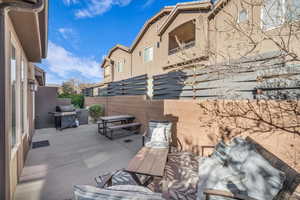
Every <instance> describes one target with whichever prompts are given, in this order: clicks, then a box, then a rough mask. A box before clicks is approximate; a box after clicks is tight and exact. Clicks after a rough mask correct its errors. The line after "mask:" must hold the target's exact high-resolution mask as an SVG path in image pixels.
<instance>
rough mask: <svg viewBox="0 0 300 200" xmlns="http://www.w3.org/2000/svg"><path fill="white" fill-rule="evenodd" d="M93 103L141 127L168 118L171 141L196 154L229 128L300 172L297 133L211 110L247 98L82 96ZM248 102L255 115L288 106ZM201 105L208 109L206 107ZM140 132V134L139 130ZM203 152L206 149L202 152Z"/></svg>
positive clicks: (87, 103)
mask: <svg viewBox="0 0 300 200" xmlns="http://www.w3.org/2000/svg"><path fill="white" fill-rule="evenodd" d="M97 103H98V104H102V105H104V106H105V114H106V115H119V114H122V113H128V114H131V115H133V116H135V117H136V121H137V122H140V123H141V124H142V128H143V129H144V128H145V127H147V123H148V122H149V120H169V121H171V122H173V130H172V132H173V136H174V138H173V141H178V140H175V138H177V139H179V141H180V143H181V144H182V146H183V149H184V150H186V151H190V152H193V153H196V154H200V155H201V153H202V152H201V146H208V145H215V144H216V142H217V140H218V139H220V136H221V135H222V134H224V133H223V132H222V131H221V128H222V127H227V128H229V130H230V137H233V136H236V135H237V136H251V137H252V138H254V139H255V140H256V141H257V142H258V143H260V144H261V145H263V146H264V147H265V148H266V149H268V150H269V151H271V152H272V153H273V154H275V155H276V156H278V157H279V158H280V159H282V160H283V161H284V162H286V163H287V164H288V165H289V166H290V167H292V168H294V169H295V170H297V171H298V172H299V171H300V164H299V162H298V161H299V159H300V145H299V144H300V137H299V135H296V134H295V133H290V132H287V131H283V130H281V129H280V128H277V127H276V126H272V125H267V124H264V123H262V122H261V123H260V126H259V127H257V124H258V123H257V122H256V121H255V120H250V119H251V118H247V117H249V116H250V115H251V114H247V115H245V116H241V117H226V116H224V117H222V114H220V115H216V114H215V113H214V111H216V110H215V109H214V108H216V107H218V108H219V109H218V110H219V111H220V113H222V112H224V111H225V112H226V113H227V112H228V109H224V104H225V103H226V104H231V105H237V107H238V106H242V108H246V107H247V106H246V105H247V103H248V102H247V101H222V100H218V101H208V100H207V101H198V100H149V99H146V97H145V96H115V97H86V98H85V106H90V105H93V104H97ZM232 103H234V104H232ZM250 103H251V105H253V106H254V109H255V110H256V112H258V113H259V116H265V115H268V114H271V115H276V113H277V112H280V110H278V108H279V107H277V105H278V103H279V104H281V105H290V104H289V103H287V102H284V101H282V102H276V101H273V102H272V101H270V102H268V105H269V106H270V110H269V111H268V112H261V111H259V109H261V107H257V104H256V101H252V102H250ZM286 103H287V104H286ZM200 104H201V105H202V106H203V107H202V106H200ZM244 106H245V107H244ZM205 108H209V109H212V110H211V111H210V110H206V109H205ZM274 108H276V109H274ZM289 116H290V117H292V116H291V115H286V116H285V117H286V118H285V117H284V118H283V121H285V123H286V125H288V124H289V123H293V122H292V121H293V120H291V119H290V118H289ZM292 118H293V117H292ZM254 119H255V118H254ZM259 128H260V131H259V130H258V129H259ZM141 133H143V130H142V131H141ZM207 150H211V149H207ZM204 153H208V152H206V151H205V152H204Z"/></svg>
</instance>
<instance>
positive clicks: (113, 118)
mask: <svg viewBox="0 0 300 200" xmlns="http://www.w3.org/2000/svg"><path fill="white" fill-rule="evenodd" d="M132 118H134V116H132V115H113V116H106V117H100V119H101V120H104V121H115V120H124V119H132Z"/></svg>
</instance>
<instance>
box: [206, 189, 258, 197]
mask: <svg viewBox="0 0 300 200" xmlns="http://www.w3.org/2000/svg"><path fill="white" fill-rule="evenodd" d="M203 193H204V194H205V195H206V200H209V197H210V195H215V196H222V197H227V198H231V199H238V200H257V199H254V198H252V197H249V196H246V195H241V194H233V193H231V192H227V191H223V190H212V189H206V190H204V192H203Z"/></svg>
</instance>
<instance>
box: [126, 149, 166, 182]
mask: <svg viewBox="0 0 300 200" xmlns="http://www.w3.org/2000/svg"><path fill="white" fill-rule="evenodd" d="M168 152H169V149H168V148H149V147H143V148H142V149H141V150H140V151H139V152H138V153H137V154H136V155H135V156H134V158H133V159H132V160H131V161H130V162H129V164H128V166H127V168H126V169H125V170H124V171H126V172H128V173H129V174H130V175H131V176H132V178H133V179H134V180H135V181H136V182H137V184H139V185H141V186H145V187H147V186H148V185H149V184H150V183H151V181H152V180H154V179H157V178H162V177H163V175H164V170H165V165H166V162H167V157H168ZM137 175H146V176H148V178H147V179H146V180H145V181H144V182H143V183H142V181H141V180H140V179H139V177H138V176H137Z"/></svg>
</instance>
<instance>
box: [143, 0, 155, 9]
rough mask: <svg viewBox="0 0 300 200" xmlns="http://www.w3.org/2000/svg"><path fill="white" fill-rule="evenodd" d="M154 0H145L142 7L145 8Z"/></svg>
mask: <svg viewBox="0 0 300 200" xmlns="http://www.w3.org/2000/svg"><path fill="white" fill-rule="evenodd" d="M154 1H155V0H146V2H145V4H144V5H143V8H146V7H148V6H150V5H152V4H153V3H154Z"/></svg>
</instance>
